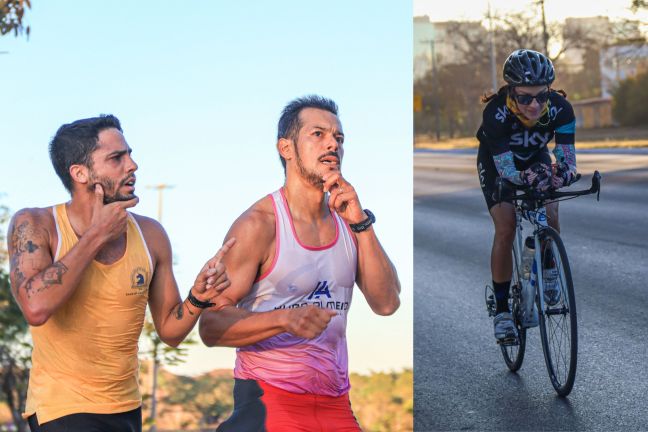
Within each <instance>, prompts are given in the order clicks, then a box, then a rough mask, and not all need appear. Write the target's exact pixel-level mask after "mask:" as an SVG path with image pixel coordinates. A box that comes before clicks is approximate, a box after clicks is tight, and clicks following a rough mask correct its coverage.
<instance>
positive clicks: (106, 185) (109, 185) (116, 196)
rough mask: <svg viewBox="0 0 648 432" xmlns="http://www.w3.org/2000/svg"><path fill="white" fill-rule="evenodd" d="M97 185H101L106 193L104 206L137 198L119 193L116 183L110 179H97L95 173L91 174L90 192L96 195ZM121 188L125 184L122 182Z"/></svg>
mask: <svg viewBox="0 0 648 432" xmlns="http://www.w3.org/2000/svg"><path fill="white" fill-rule="evenodd" d="M96 184H99V185H101V187H102V188H103V192H104V198H103V203H104V205H107V204H110V203H114V202H117V201H129V200H132V199H133V198H135V197H136V196H137V195H135V194H134V193H131V194H127V195H124V194H120V193H119V192H117V190H118V187H117V188H116V187H115V182H114V181H113V180H112V179H110V178H108V177H95V175H94V173H92V172H91V173H90V184H89V186H88V190H89V191H90V192H93V193H94V190H95V185H96ZM121 186H123V184H121V182H120V185H119V187H121Z"/></svg>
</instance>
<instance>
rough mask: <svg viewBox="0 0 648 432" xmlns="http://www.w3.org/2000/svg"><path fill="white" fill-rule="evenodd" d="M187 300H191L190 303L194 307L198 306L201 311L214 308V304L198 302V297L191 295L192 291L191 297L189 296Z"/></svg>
mask: <svg viewBox="0 0 648 432" xmlns="http://www.w3.org/2000/svg"><path fill="white" fill-rule="evenodd" d="M187 300H189V303H191V304H192V305H194V306H196V307H197V308H199V309H207V308H210V307H212V306H214V303H211V302H208V301H201V300H198V299H197V298H196V297H194V295H193V294H191V290H189V295H188V296H187Z"/></svg>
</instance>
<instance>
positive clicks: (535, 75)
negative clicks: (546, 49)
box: [504, 49, 556, 86]
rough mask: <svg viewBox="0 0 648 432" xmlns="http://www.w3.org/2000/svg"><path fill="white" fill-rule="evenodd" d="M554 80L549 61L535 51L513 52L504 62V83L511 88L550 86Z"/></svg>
mask: <svg viewBox="0 0 648 432" xmlns="http://www.w3.org/2000/svg"><path fill="white" fill-rule="evenodd" d="M554 79H556V75H555V73H554V67H553V64H552V63H551V60H549V59H548V58H547V57H546V56H545V55H544V54H542V53H539V52H537V51H533V50H528V49H519V50H515V51H513V52H512V53H511V55H510V56H508V58H507V59H506V61H505V62H504V81H506V82H507V83H508V84H509V85H511V86H539V85H550V84H551V83H552V82H553V81H554Z"/></svg>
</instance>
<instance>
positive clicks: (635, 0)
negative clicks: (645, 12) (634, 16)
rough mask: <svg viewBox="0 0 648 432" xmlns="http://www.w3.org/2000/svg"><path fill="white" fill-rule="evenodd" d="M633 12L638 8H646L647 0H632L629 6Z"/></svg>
mask: <svg viewBox="0 0 648 432" xmlns="http://www.w3.org/2000/svg"><path fill="white" fill-rule="evenodd" d="M630 7H631V8H632V10H633V11H634V12H637V11H638V10H639V9H648V1H647V0H632V5H631V6H630Z"/></svg>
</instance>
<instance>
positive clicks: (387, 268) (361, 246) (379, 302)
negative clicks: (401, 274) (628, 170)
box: [356, 227, 401, 315]
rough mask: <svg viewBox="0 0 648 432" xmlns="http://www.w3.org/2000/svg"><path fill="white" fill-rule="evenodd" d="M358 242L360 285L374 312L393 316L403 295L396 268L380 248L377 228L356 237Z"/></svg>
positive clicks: (357, 276)
mask: <svg viewBox="0 0 648 432" xmlns="http://www.w3.org/2000/svg"><path fill="white" fill-rule="evenodd" d="M356 239H357V240H358V273H357V275H356V282H357V283H358V286H359V287H360V289H361V290H362V293H363V294H364V296H365V298H366V299H367V302H368V303H369V306H370V307H371V310H373V311H374V312H375V313H377V314H379V315H391V314H393V313H394V312H396V310H397V309H398V307H399V306H400V298H399V294H400V291H401V287H400V282H399V280H398V275H397V274H396V268H395V267H394V265H393V264H392V263H391V261H390V260H389V257H388V256H387V254H386V253H385V251H384V249H383V248H382V246H381V245H380V242H379V241H378V238H377V237H376V233H375V232H374V229H373V227H369V228H368V229H367V230H365V231H363V232H360V233H356Z"/></svg>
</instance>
